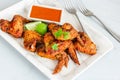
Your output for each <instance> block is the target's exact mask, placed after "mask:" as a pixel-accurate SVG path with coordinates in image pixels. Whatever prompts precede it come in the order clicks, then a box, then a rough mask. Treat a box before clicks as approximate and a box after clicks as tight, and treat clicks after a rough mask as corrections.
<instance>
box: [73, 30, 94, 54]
mask: <svg viewBox="0 0 120 80" xmlns="http://www.w3.org/2000/svg"><path fill="white" fill-rule="evenodd" d="M79 37H80V38H81V40H82V43H84V45H81V43H80V42H81V41H75V42H74V46H75V48H76V49H77V50H78V51H80V52H83V53H86V54H89V55H94V54H96V45H95V44H94V43H93V42H92V41H91V39H90V38H89V37H88V35H87V34H85V33H84V32H80V33H79Z"/></svg>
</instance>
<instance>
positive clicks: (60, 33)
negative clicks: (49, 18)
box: [54, 29, 70, 39]
mask: <svg viewBox="0 0 120 80" xmlns="http://www.w3.org/2000/svg"><path fill="white" fill-rule="evenodd" d="M62 35H63V37H64V39H69V37H70V33H69V32H64V31H62V29H59V30H58V31H56V32H55V33H54V36H55V38H59V37H60V36H62Z"/></svg>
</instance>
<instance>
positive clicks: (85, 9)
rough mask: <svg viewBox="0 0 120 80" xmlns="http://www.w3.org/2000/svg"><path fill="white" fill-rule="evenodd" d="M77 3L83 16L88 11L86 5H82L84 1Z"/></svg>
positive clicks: (78, 0)
mask: <svg viewBox="0 0 120 80" xmlns="http://www.w3.org/2000/svg"><path fill="white" fill-rule="evenodd" d="M76 2H77V5H78V8H79V10H80V11H81V12H82V13H83V14H85V13H87V11H88V9H87V8H86V7H85V5H84V4H83V3H82V1H80V0H77V1H76Z"/></svg>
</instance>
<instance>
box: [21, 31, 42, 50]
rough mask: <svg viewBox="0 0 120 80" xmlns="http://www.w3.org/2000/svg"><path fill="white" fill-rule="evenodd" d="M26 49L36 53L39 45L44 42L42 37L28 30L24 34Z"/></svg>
mask: <svg viewBox="0 0 120 80" xmlns="http://www.w3.org/2000/svg"><path fill="white" fill-rule="evenodd" d="M23 39H24V47H25V49H27V50H30V51H32V52H34V51H36V46H37V44H40V43H41V42H42V37H41V35H40V34H38V33H37V32H35V31H31V30H26V31H25V32H24V34H23Z"/></svg>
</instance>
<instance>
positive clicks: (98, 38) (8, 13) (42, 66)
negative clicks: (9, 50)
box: [0, 0, 113, 80]
mask: <svg viewBox="0 0 120 80" xmlns="http://www.w3.org/2000/svg"><path fill="white" fill-rule="evenodd" d="M39 1H40V2H41V3H43V4H45V5H49V6H54V7H59V8H62V7H61V6H59V5H60V4H59V3H58V2H57V1H55V0H54V2H51V1H52V0H48V2H47V0H39ZM28 2H29V3H28ZM32 3H33V0H23V1H21V2H19V3H17V4H15V5H13V6H11V7H9V8H7V9H5V10H3V11H1V12H0V19H8V20H11V19H12V18H13V16H14V15H15V14H20V15H22V16H24V17H27V15H28V10H29V8H30V5H31V4H32ZM35 4H36V3H35ZM81 20H82V22H83V23H84V26H85V27H86V29H87V31H88V32H89V36H90V37H91V39H92V40H93V41H94V43H95V44H96V45H97V54H96V55H93V56H89V55H86V54H82V53H78V54H77V55H78V57H79V61H80V63H81V65H80V66H79V65H76V64H74V63H73V62H72V61H71V60H70V61H69V64H68V68H65V67H63V69H62V71H61V72H60V73H58V74H56V75H52V71H53V69H54V67H55V65H56V61H52V60H49V59H46V58H41V57H39V56H37V55H35V54H33V53H32V52H29V51H27V50H25V49H24V47H23V45H22V41H21V39H16V38H13V37H12V36H11V35H9V34H7V33H5V32H3V31H1V30H0V35H1V36H2V37H3V38H4V39H5V40H6V41H7V42H8V43H9V44H11V45H12V46H13V47H14V48H15V49H16V50H18V51H19V52H20V54H21V55H23V56H24V57H25V58H26V59H27V60H28V61H30V62H31V63H32V64H33V65H35V66H36V67H37V68H38V69H39V70H40V71H41V72H42V73H44V74H45V75H46V76H47V77H48V78H50V79H51V80H73V79H75V78H76V77H77V76H78V75H80V74H81V73H82V72H83V71H85V70H86V69H88V67H90V65H91V64H93V63H94V62H95V61H97V60H98V59H100V58H101V57H102V56H103V55H105V54H106V53H107V52H108V51H110V50H111V49H112V48H113V45H112V43H111V42H110V41H109V40H108V38H106V37H105V36H104V35H103V34H101V33H100V32H99V31H97V30H95V29H94V28H92V27H91V26H90V25H89V24H88V23H87V22H85V20H84V18H83V17H81ZM65 22H69V23H71V24H72V25H73V26H74V27H75V28H76V29H77V30H80V27H79V24H78V21H77V19H76V18H75V16H73V15H71V14H69V13H67V12H66V11H65V10H64V9H63V13H62V18H61V23H60V24H63V23H65ZM103 45H104V46H103ZM51 65H52V66H51Z"/></svg>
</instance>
